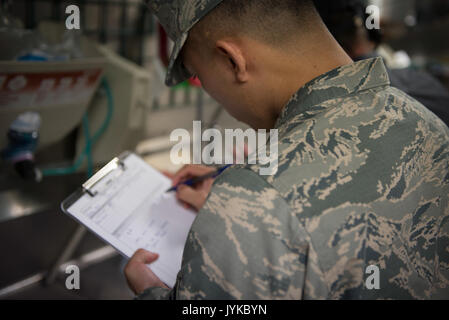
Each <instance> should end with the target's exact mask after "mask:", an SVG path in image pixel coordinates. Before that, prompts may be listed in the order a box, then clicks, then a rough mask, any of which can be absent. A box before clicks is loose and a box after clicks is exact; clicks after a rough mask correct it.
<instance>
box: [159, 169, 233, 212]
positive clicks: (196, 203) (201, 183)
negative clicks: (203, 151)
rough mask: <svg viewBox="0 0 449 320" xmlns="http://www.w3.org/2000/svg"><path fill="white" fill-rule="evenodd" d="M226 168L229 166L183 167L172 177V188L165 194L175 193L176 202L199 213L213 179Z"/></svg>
mask: <svg viewBox="0 0 449 320" xmlns="http://www.w3.org/2000/svg"><path fill="white" fill-rule="evenodd" d="M228 167H230V166H229V165H227V166H224V167H221V168H219V169H215V168H211V167H206V166H201V165H187V166H184V167H183V168H182V169H181V170H179V171H178V172H177V173H176V174H175V176H174V177H173V179H172V180H173V187H172V188H170V189H169V190H167V192H173V191H176V196H177V198H178V200H180V201H181V202H183V203H184V204H187V205H189V206H192V207H193V208H195V209H196V210H197V211H199V210H200V209H201V208H202V207H203V205H204V203H205V201H206V198H207V196H208V195H209V192H210V189H211V188H212V184H213V182H214V178H216V177H217V176H218V175H220V174H221V173H222V172H223V171H224V170H226V169H227V168H228Z"/></svg>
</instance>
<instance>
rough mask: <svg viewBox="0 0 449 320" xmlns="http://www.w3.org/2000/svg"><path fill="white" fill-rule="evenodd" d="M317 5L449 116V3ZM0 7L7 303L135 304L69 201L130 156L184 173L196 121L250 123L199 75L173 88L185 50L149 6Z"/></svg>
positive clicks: (116, 260) (124, 2) (398, 0)
mask: <svg viewBox="0 0 449 320" xmlns="http://www.w3.org/2000/svg"><path fill="white" fill-rule="evenodd" d="M316 2H317V5H318V6H319V8H320V12H321V13H322V15H323V18H324V20H325V21H326V23H327V24H328V26H329V28H330V29H331V32H332V33H334V34H335V35H336V37H337V40H339V41H341V42H342V44H344V45H345V46H346V47H345V49H346V48H347V50H354V54H353V56H354V58H357V57H356V56H355V55H357V52H358V51H357V50H359V49H357V48H363V49H364V51H363V50H362V49H360V50H361V51H360V52H362V51H363V52H362V54H359V55H365V54H367V53H368V51H370V50H371V49H372V50H371V51H373V52H375V54H379V55H382V56H383V57H384V59H385V61H386V62H387V64H388V67H389V68H390V69H391V70H392V73H391V76H392V77H396V78H397V79H398V80H397V81H398V86H403V88H402V89H403V90H405V91H407V88H411V89H410V92H409V93H410V94H416V98H417V99H418V100H419V99H423V100H425V99H427V100H426V101H431V102H429V103H430V104H432V103H434V104H435V111H434V112H435V113H437V114H438V115H439V116H440V117H441V118H444V117H445V116H446V115H447V114H448V111H447V110H448V109H449V105H448V104H447V102H448V101H449V99H448V98H447V97H449V94H448V93H447V90H448V89H449V0H420V1H417V0H416V1H415V0H383V1H382V0H372V1H334V0H316ZM0 3H1V7H0V48H1V49H0V150H1V159H0V252H1V253H2V257H1V258H0V299H128V298H132V297H133V295H132V293H131V292H130V291H129V289H128V288H127V286H126V282H125V279H124V276H123V273H122V270H123V267H124V264H125V261H124V260H123V258H122V257H121V256H119V255H118V253H117V252H116V251H115V250H114V249H112V248H111V247H108V246H105V243H104V242H103V241H101V240H99V239H97V238H96V237H95V236H94V235H92V234H91V233H90V232H88V231H86V230H85V229H83V228H80V227H79V224H78V223H76V222H75V221H73V220H72V219H71V218H69V217H68V216H66V215H65V214H63V213H62V212H61V210H60V203H61V201H62V200H64V199H65V198H66V197H67V196H68V195H69V194H70V193H72V192H73V191H74V190H75V189H76V188H77V187H79V186H80V184H81V183H82V182H84V181H85V180H86V178H87V177H88V176H89V175H91V174H92V173H93V172H95V170H97V169H98V168H99V167H101V166H102V165H104V164H105V163H107V162H108V161H109V160H111V159H112V158H113V157H115V156H117V155H119V154H120V153H121V152H123V151H125V150H132V151H134V152H136V153H138V154H139V155H141V156H142V157H143V158H144V159H145V160H146V161H147V162H148V163H150V164H151V165H153V166H154V167H156V168H157V169H159V170H166V171H172V172H173V171H176V170H177V169H178V168H179V166H175V165H173V164H172V163H171V162H170V161H169V151H170V147H171V146H172V144H171V143H170V140H169V134H170V133H171V132H172V131H173V130H174V129H176V128H186V129H187V130H192V121H194V120H200V121H202V124H203V129H205V128H207V127H216V128H218V129H221V128H243V129H245V128H246V126H245V125H244V124H242V123H239V122H237V121H236V120H234V119H232V118H231V117H230V116H229V115H228V114H227V112H226V111H225V110H223V108H222V107H221V106H220V105H218V104H217V103H216V102H215V101H214V100H213V99H212V98H210V97H209V96H208V95H207V93H205V92H204V91H203V90H202V89H201V84H200V83H199V82H198V80H196V79H190V80H189V81H186V82H185V83H182V84H180V85H178V86H176V87H174V88H170V89H169V88H166V87H165V85H164V77H165V67H166V65H167V62H168V56H169V54H170V49H171V45H172V44H171V42H170V40H169V39H167V36H166V34H165V32H164V31H163V29H162V28H161V27H160V25H159V24H158V23H157V21H156V20H155V19H154V17H153V16H152V15H151V14H150V13H149V11H148V10H147V9H146V6H145V5H144V4H143V3H142V1H138V0H84V1H75V0H70V1H55V0H36V1H33V0H14V1H0ZM370 4H374V5H377V6H378V7H379V8H380V10H381V11H380V17H381V28H380V30H377V31H376V32H368V31H367V30H366V28H365V26H364V17H365V18H366V12H365V9H366V7H367V6H368V5H370ZM69 5H77V6H78V7H79V9H80V17H81V19H80V21H81V29H80V31H76V30H70V31H68V30H67V29H66V28H65V21H66V18H67V17H68V14H66V13H65V10H66V7H67V6H69ZM342 17H343V18H342ZM339 19H340V20H341V19H344V21H345V23H342V22H341V21H339ZM356 42H357V44H358V45H357V46H355V45H354V43H356ZM370 54H374V53H370ZM394 70H398V71H397V72H396V71H394ZM405 71H406V72H409V71H410V72H416V74H418V75H420V76H416V78H415V76H414V75H415V73H412V76H411V75H410V74H409V73H403V72H405ZM421 76H422V78H420V77H421ZM396 78H395V79H396ZM418 78H419V79H421V80H419V79H418ZM421 81H422V82H421ZM410 82H413V83H412V84H411V83H410ZM421 89H422V90H424V91H425V92H421ZM429 96H430V98H429ZM429 108H430V107H429ZM443 120H445V119H443ZM188 160H189V159H186V161H188ZM69 264H77V265H79V266H80V267H81V275H82V276H81V289H80V290H74V291H69V290H67V289H66V288H65V276H66V274H65V273H64V270H65V266H66V265H69Z"/></svg>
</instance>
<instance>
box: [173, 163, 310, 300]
mask: <svg viewBox="0 0 449 320" xmlns="http://www.w3.org/2000/svg"><path fill="white" fill-rule="evenodd" d="M308 257H309V245H308V242H307V241H306V240H305V237H304V234H303V233H302V229H301V228H300V224H299V221H298V220H297V218H296V217H295V216H294V215H293V213H292V212H291V210H290V208H289V206H288V204H287V203H286V202H285V201H284V199H283V198H282V197H281V196H280V195H279V193H278V192H277V191H276V190H275V189H274V188H273V187H272V186H271V185H269V184H268V183H267V182H266V181H265V180H264V179H262V178H261V177H260V176H259V175H257V174H256V173H254V172H253V171H250V170H248V169H237V168H233V169H229V170H228V171H227V172H225V173H224V174H222V176H220V177H219V178H218V179H217V181H216V182H215V183H214V186H213V188H212V191H211V193H210V195H209V198H208V200H207V202H206V204H205V206H204V208H203V209H202V210H201V211H200V212H199V214H198V216H197V218H196V220H195V222H194V224H193V226H192V229H191V231H190V233H189V236H188V239H187V243H186V247H185V250H184V256H183V263H182V268H181V271H180V273H179V275H178V282H177V284H176V293H175V295H176V298H179V299H276V298H283V299H285V298H292V299H299V298H302V297H303V290H304V286H305V282H306V281H305V274H306V268H307V265H308ZM311 273H312V274H313V273H314V271H313V270H312V271H311Z"/></svg>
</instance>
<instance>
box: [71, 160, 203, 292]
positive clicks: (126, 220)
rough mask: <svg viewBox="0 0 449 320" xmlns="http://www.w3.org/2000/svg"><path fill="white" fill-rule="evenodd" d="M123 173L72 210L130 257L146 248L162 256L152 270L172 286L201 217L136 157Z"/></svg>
mask: <svg viewBox="0 0 449 320" xmlns="http://www.w3.org/2000/svg"><path fill="white" fill-rule="evenodd" d="M123 161H124V165H125V170H122V169H117V170H114V171H112V172H111V173H110V174H108V175H107V176H106V177H105V178H104V179H102V180H101V181H100V182H98V184H97V185H96V186H95V187H94V189H93V191H94V192H96V195H95V196H94V197H92V196H90V195H89V194H84V195H83V196H82V197H80V198H79V199H78V200H77V201H76V202H75V203H74V204H72V205H71V206H70V207H69V208H68V209H67V211H68V213H69V214H71V215H72V216H74V217H75V218H76V219H77V220H79V221H80V222H81V223H82V224H84V225H85V226H86V227H88V228H89V229H91V230H92V231H93V232H95V233H97V234H98V235H99V236H100V237H101V238H103V239H104V240H105V241H107V242H109V243H110V244H111V245H112V246H114V247H115V248H116V249H117V250H119V251H120V252H122V254H124V255H125V256H126V257H131V256H132V255H133V254H134V252H136V250H137V249H140V248H143V249H146V250H148V251H152V252H155V253H158V254H159V258H158V260H156V261H155V262H154V263H152V264H151V265H150V268H151V270H153V272H154V273H155V274H156V275H157V276H158V277H159V279H161V280H162V281H163V282H164V283H165V284H167V285H168V286H169V287H173V286H174V284H175V282H176V275H177V273H178V272H179V270H180V269H181V260H182V253H183V251H184V245H185V242H186V239H187V235H188V232H189V230H190V227H191V225H192V223H193V221H194V219H195V216H196V215H195V213H193V212H192V211H190V210H187V209H185V208H184V207H182V206H181V205H180V204H179V203H178V202H177V200H176V197H175V195H174V194H173V193H166V192H165V191H166V190H167V189H168V188H170V186H171V182H170V180H169V179H168V178H167V177H165V176H164V175H162V174H161V173H159V172H158V171H156V170H154V169H153V168H152V167H151V166H149V165H148V164H147V163H145V162H144V161H143V160H142V159H141V158H139V157H138V156H136V155H134V154H130V155H129V156H128V157H126V158H125V159H124V160H123Z"/></svg>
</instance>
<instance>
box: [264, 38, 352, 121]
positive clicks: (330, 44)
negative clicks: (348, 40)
mask: <svg viewBox="0 0 449 320" xmlns="http://www.w3.org/2000/svg"><path fill="white" fill-rule="evenodd" d="M352 62H353V61H352V59H351V58H350V57H349V56H348V55H347V54H346V53H345V51H344V50H343V49H342V48H341V47H340V46H339V45H338V43H337V42H336V41H335V40H334V39H333V38H332V39H327V41H323V40H320V41H319V40H317V41H315V42H314V43H313V45H311V46H309V47H308V48H301V49H299V50H298V52H297V53H296V52H295V54H290V55H285V56H284V57H279V58H278V63H277V64H276V67H275V69H276V71H275V72H274V74H275V76H274V77H272V79H271V81H270V82H271V87H272V90H271V92H273V96H272V100H271V101H272V103H271V108H270V112H269V116H268V117H269V118H268V119H267V124H266V125H265V127H267V126H270V127H274V125H275V123H276V120H277V119H278V117H279V116H280V114H281V112H282V110H283V108H284V107H285V106H286V105H287V103H288V101H289V100H290V99H291V97H292V96H293V95H294V94H295V93H296V92H297V91H298V90H299V89H300V88H302V87H303V86H304V85H305V84H307V83H308V82H310V81H311V80H313V79H315V78H316V77H318V76H320V75H322V74H324V73H326V72H328V71H331V70H333V69H335V68H338V67H340V66H343V65H347V64H350V63H352Z"/></svg>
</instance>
